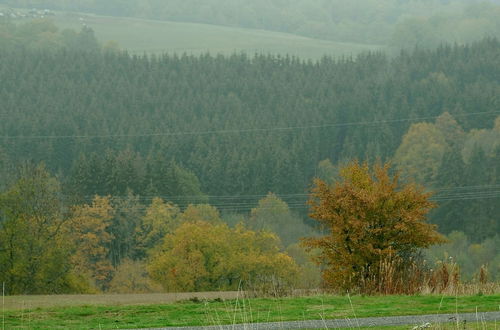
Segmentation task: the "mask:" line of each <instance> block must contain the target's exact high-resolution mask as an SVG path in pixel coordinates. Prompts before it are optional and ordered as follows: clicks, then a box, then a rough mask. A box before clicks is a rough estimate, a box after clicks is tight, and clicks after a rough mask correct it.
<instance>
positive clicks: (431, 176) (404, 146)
mask: <svg viewBox="0 0 500 330" xmlns="http://www.w3.org/2000/svg"><path fill="white" fill-rule="evenodd" d="M492 126H493V128H492V129H479V130H478V129H472V130H470V131H468V132H467V131H465V130H464V129H463V128H462V127H461V126H460V125H459V124H458V123H457V121H456V120H455V119H454V118H453V117H452V116H451V115H449V114H448V113H445V114H443V115H442V116H440V117H439V118H437V120H436V122H435V123H418V124H414V125H412V126H411V127H410V130H409V131H408V133H407V134H405V136H404V137H403V141H402V143H401V145H400V146H399V148H398V150H397V151H396V154H395V158H394V161H395V163H396V164H397V166H398V169H399V170H400V171H401V174H402V176H403V177H405V178H406V179H411V180H415V181H417V182H419V183H421V184H423V185H424V186H426V187H429V188H430V189H433V190H435V191H436V195H435V197H434V199H435V200H436V201H437V202H438V203H439V205H440V207H439V208H438V209H437V210H436V211H435V212H434V214H433V215H432V216H433V219H434V221H436V222H437V223H439V229H440V230H441V231H442V232H445V233H449V232H451V231H453V230H458V229H459V230H462V231H464V232H465V233H467V235H468V236H469V238H470V239H471V240H472V241H474V242H478V241H483V240H485V239H486V238H488V237H491V236H492V235H495V234H496V233H499V232H500V219H499V218H500V217H499V214H500V203H498V198H499V188H500V117H498V118H497V119H496V121H495V122H494V123H493V124H492Z"/></svg>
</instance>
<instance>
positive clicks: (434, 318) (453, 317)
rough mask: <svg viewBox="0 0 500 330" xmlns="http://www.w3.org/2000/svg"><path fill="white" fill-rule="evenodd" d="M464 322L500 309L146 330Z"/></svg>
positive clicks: (495, 316) (493, 315) (496, 315)
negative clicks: (481, 311)
mask: <svg viewBox="0 0 500 330" xmlns="http://www.w3.org/2000/svg"><path fill="white" fill-rule="evenodd" d="M457 318H458V322H459V323H460V324H461V325H463V324H464V322H466V323H472V322H483V321H485V322H487V321H495V320H496V321H500V312H488V313H477V314H476V313H469V314H433V315H419V316H392V317H368V318H360V319H344V320H315V321H293V322H276V323H255V324H236V325H227V326H212V327H170V328H156V329H149V330H274V329H280V330H281V329H325V328H328V329H335V328H359V327H373V326H384V325H408V326H409V327H408V328H409V329H411V328H413V327H415V329H419V326H421V327H420V328H421V329H424V328H425V325H426V324H429V325H432V324H436V323H449V322H453V323H456V322H457Z"/></svg>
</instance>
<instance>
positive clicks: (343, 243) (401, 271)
mask: <svg viewBox="0 0 500 330" xmlns="http://www.w3.org/2000/svg"><path fill="white" fill-rule="evenodd" d="M389 168H390V166H389V165H388V164H385V165H381V164H377V165H375V166H373V167H370V166H369V165H368V164H367V163H364V164H360V163H358V162H352V163H350V164H349V165H347V166H345V167H343V168H342V169H341V170H340V178H341V179H340V181H338V182H336V183H333V184H332V185H328V184H326V183H325V182H324V181H322V180H319V179H317V180H316V181H315V186H314V188H313V190H312V195H311V200H310V204H311V207H312V212H311V217H312V218H313V219H315V220H317V221H319V222H320V223H321V225H322V226H323V227H324V229H326V231H327V235H326V236H323V237H319V238H309V239H307V240H305V241H304V244H305V245H306V246H307V247H308V248H318V249H320V251H321V254H320V256H319V257H318V258H317V260H316V261H318V262H319V263H321V264H322V266H323V280H324V284H325V286H326V287H328V288H330V289H333V290H339V291H344V292H345V290H350V291H361V292H367V291H369V292H373V291H376V292H379V293H385V292H387V291H386V290H387V288H385V287H384V286H388V285H389V284H390V285H391V287H399V288H404V285H405V283H404V281H406V280H407V279H408V276H414V275H415V274H408V271H410V272H412V273H417V272H418V271H420V269H419V267H417V264H416V262H415V259H414V257H415V256H416V255H417V253H418V251H419V249H421V248H427V247H429V246H430V245H432V244H435V243H439V242H442V241H443V240H444V239H443V237H442V236H441V235H440V234H439V233H437V232H436V227H435V226H434V225H431V224H428V223H426V216H427V214H428V212H429V211H430V210H431V209H432V208H434V207H435V204H434V203H433V202H431V201H430V200H429V198H430V196H431V194H430V193H427V192H425V191H424V188H423V187H420V186H417V185H416V184H404V185H401V184H400V183H399V182H398V176H397V175H396V176H394V177H391V175H390V174H389ZM369 284H370V285H369ZM374 286H375V287H374ZM403 291H404V290H403ZM392 293H395V292H392Z"/></svg>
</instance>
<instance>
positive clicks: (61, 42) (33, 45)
mask: <svg viewBox="0 0 500 330" xmlns="http://www.w3.org/2000/svg"><path fill="white" fill-rule="evenodd" d="M106 47H107V48H106V49H108V50H118V45H117V44H116V43H108V44H106ZM0 48H2V49H3V50H4V51H5V50H18V51H19V50H26V49H28V50H32V51H38V50H42V51H48V50H61V49H70V50H73V51H88V52H92V51H100V50H101V49H102V46H101V45H100V43H99V42H98V41H97V39H96V37H95V35H94V31H93V30H92V29H91V28H89V27H86V26H84V27H82V29H81V30H80V31H79V32H76V31H74V30H71V29H64V30H60V29H59V28H57V26H55V24H54V23H53V22H52V21H50V20H47V19H36V20H32V21H30V22H26V23H22V24H16V23H14V22H12V21H11V20H9V19H8V18H2V17H0Z"/></svg>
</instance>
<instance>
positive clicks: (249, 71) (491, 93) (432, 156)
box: [0, 39, 500, 240]
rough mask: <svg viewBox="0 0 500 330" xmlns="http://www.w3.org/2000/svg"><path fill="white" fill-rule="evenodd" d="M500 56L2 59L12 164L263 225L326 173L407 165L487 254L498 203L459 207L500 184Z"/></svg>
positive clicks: (460, 51) (488, 51)
mask: <svg viewBox="0 0 500 330" xmlns="http://www.w3.org/2000/svg"><path fill="white" fill-rule="evenodd" d="M499 51H500V43H499V42H498V40H495V39H486V40H483V41H482V42H478V43H475V44H473V45H468V46H442V47H440V48H438V49H436V50H433V51H423V50H416V51H414V52H411V53H407V52H402V53H401V54H400V55H399V56H398V57H396V58H394V59H389V58H387V57H386V56H385V55H383V54H379V53H371V54H365V55H362V56H359V57H358V58H356V59H353V58H343V59H337V60H335V59H332V58H324V59H323V60H321V61H319V62H304V61H301V60H299V59H297V58H288V57H274V56H266V55H255V56H248V55H242V54H235V55H233V56H230V57H223V56H211V55H208V54H207V55H205V56H200V57H192V56H182V55H181V56H166V55H165V56H160V57H155V56H151V57H147V56H143V57H140V56H129V55H128V54H127V53H126V52H105V51H104V52H101V51H94V52H90V51H89V52H76V51H71V50H61V51H53V52H46V51H38V52H36V53H32V52H30V51H28V50H25V49H16V50H11V51H8V50H3V49H2V50H1V51H0V72H1V73H0V74H1V76H2V84H1V87H0V88H1V89H0V99H1V100H2V102H1V103H0V108H1V109H0V113H1V116H2V121H1V124H0V127H1V129H0V130H1V132H2V134H1V135H2V136H1V139H2V159H4V161H5V162H9V163H10V164H18V163H19V162H21V161H25V160H32V161H35V162H41V161H44V162H45V164H46V165H47V167H48V168H49V169H50V170H51V171H52V172H53V173H57V174H58V175H60V178H61V180H62V181H63V182H64V184H65V189H66V191H67V193H68V194H73V195H75V196H79V197H80V198H87V199H88V197H89V196H90V197H92V196H93V195H94V194H99V195H107V194H111V195H114V196H124V195H126V194H127V191H129V190H130V191H132V192H133V193H135V194H139V195H141V196H144V197H152V196H165V197H166V198H168V199H169V200H172V201H178V202H179V203H180V205H181V206H186V205H187V204H188V202H192V201H196V199H197V198H201V200H202V201H207V198H209V201H210V202H212V203H213V204H214V205H215V206H219V207H220V208H221V210H227V211H248V210H249V209H250V208H251V207H253V206H254V204H255V202H256V201H257V200H258V199H259V197H262V196H265V195H266V194H267V193H268V192H274V193H277V194H278V195H281V196H283V198H284V199H285V200H286V201H287V202H289V204H290V206H291V207H297V208H300V209H304V208H305V207H304V205H303V202H304V201H305V200H306V198H307V196H306V193H307V192H308V187H309V186H310V183H311V179H312V178H313V177H314V176H317V175H319V173H320V172H322V171H323V172H324V170H325V163H324V162H323V163H322V166H320V167H318V165H319V164H320V162H321V161H323V160H325V159H329V160H330V161H331V163H333V164H338V163H342V162H344V161H346V160H350V159H353V158H358V159H362V160H364V159H368V160H371V161H373V160H375V159H378V158H380V159H381V160H388V159H392V158H393V157H395V161H396V163H397V164H399V165H400V169H401V170H403V171H405V170H408V171H410V172H411V168H412V166H413V168H417V169H419V168H424V167H423V166H426V167H425V168H427V167H428V168H429V170H428V171H427V172H429V173H427V172H426V173H422V175H420V176H417V177H416V179H417V180H418V181H419V182H420V183H422V184H425V185H427V186H428V187H429V188H430V189H436V190H437V191H438V194H437V195H436V198H437V199H443V201H444V203H443V206H442V208H440V210H439V212H437V213H436V216H435V218H434V219H433V220H434V222H436V223H438V224H440V225H442V230H443V231H444V232H445V233H448V232H450V231H452V230H463V231H465V232H466V233H467V234H468V235H470V236H471V238H472V239H474V240H475V239H477V240H481V239H484V238H485V237H487V236H489V235H492V234H493V233H495V232H498V230H492V229H493V228H498V224H499V219H498V217H497V216H496V214H498V212H497V211H498V203H497V201H496V200H495V199H487V198H483V199H481V203H484V204H485V205H486V206H487V207H479V211H478V212H475V211H474V210H475V209H474V208H471V207H468V206H467V203H468V201H467V200H465V201H464V200H459V201H458V202H456V201H455V200H454V198H455V197H457V198H461V197H466V196H467V193H469V194H470V196H471V197H481V196H482V195H481V194H482V193H485V191H484V189H486V188H491V189H492V193H493V192H495V190H494V186H495V185H496V184H498V180H500V177H499V175H498V173H497V172H495V171H485V170H484V169H483V167H484V166H488V165H486V164H488V163H491V164H492V166H493V165H495V164H498V163H499V162H498V157H499V148H498V144H499V140H498V122H497V125H496V127H494V126H495V124H494V122H495V118H496V116H498V114H499V113H498V106H499V102H500V100H499V95H500V93H499V89H500V86H499V77H500V65H499V64H500V63H499V58H498V53H499ZM27 73H29V74H27ZM444 113H447V114H446V115H444V117H443V114H444ZM438 117H439V118H441V119H439V118H438ZM436 121H437V123H436V124H434V122H436ZM420 122H427V123H428V124H420V125H416V126H412V125H414V124H417V123H420ZM433 125H437V126H433ZM440 125H441V126H440ZM478 130H481V131H478ZM428 131H431V132H434V133H435V135H436V137H433V136H432V135H431V134H427V133H428ZM419 132H420V133H421V134H420V135H419ZM439 132H441V133H439ZM439 134H441V135H443V136H441V135H439ZM403 137H404V138H403ZM412 139H413V140H414V141H415V142H412V141H413V140H412ZM426 139H427V140H429V139H434V140H432V141H430V142H431V144H426V143H427V141H426ZM418 143H420V144H421V145H419V144H418ZM433 148H435V149H436V150H434V149H433ZM419 162H420V163H419ZM495 166H496V165H495ZM495 166H494V168H498V166H496V167H495ZM326 167H328V166H326ZM488 168H490V167H488ZM464 173H467V174H466V175H464ZM12 177H13V176H12V175H11V173H7V174H6V175H4V177H3V182H4V184H3V185H5V182H6V181H8V180H9V178H12ZM470 186H480V187H484V188H474V189H476V190H471V191H469V190H467V189H472V188H467V187H470ZM441 189H447V190H443V191H441ZM207 196H208V197H207ZM445 197H446V200H444V198H445ZM486 197H490V196H489V195H488V196H486ZM227 198H231V202H228V200H227ZM177 199H178V200H177ZM182 201H184V203H182ZM456 203H458V204H459V205H464V209H466V210H469V211H464V212H462V211H458V209H457V208H455V207H454V206H456ZM447 205H451V206H450V207H449V208H447ZM474 205H478V204H476V201H475V202H474ZM452 206H453V207H452ZM449 212H455V213H456V214H455V213H454V214H450V213H449ZM469 212H472V213H469ZM303 214H305V213H303ZM438 214H439V215H438ZM473 214H474V219H473V220H472V219H471V217H472V215H473ZM446 219H447V220H446ZM469 223H474V225H473V226H469V225H468V224H469ZM492 226H493V227H492ZM495 226H496V227H495Z"/></svg>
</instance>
